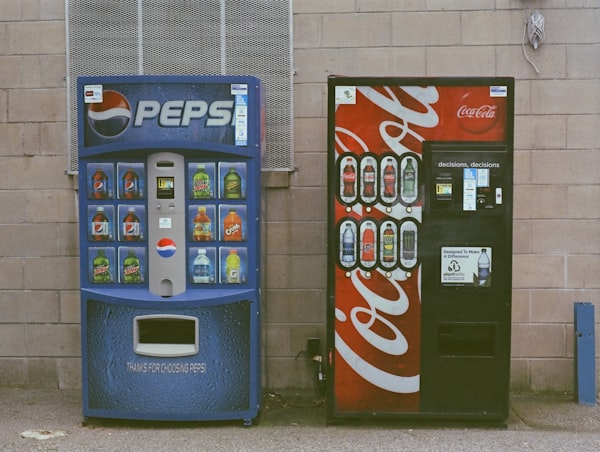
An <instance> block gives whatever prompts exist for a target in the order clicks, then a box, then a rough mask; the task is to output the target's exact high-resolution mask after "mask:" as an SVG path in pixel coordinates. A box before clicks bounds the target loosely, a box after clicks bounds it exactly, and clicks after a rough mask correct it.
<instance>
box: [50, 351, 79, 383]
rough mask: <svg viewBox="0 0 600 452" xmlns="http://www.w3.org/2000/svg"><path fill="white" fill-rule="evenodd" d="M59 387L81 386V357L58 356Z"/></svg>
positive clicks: (56, 360)
mask: <svg viewBox="0 0 600 452" xmlns="http://www.w3.org/2000/svg"><path fill="white" fill-rule="evenodd" d="M55 362H56V370H57V374H58V389H80V388H81V359H80V358H57V359H55Z"/></svg>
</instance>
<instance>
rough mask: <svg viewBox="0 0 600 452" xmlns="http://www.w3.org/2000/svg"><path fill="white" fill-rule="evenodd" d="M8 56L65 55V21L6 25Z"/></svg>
mask: <svg viewBox="0 0 600 452" xmlns="http://www.w3.org/2000/svg"><path fill="white" fill-rule="evenodd" d="M6 35H7V37H8V49H7V50H8V52H7V53H8V54H10V55H48V54H58V55H60V54H64V53H65V39H66V35H65V23H64V22H63V21H58V20H57V21H31V22H9V23H7V24H6Z"/></svg>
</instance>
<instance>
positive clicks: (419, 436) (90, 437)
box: [0, 389, 600, 452]
mask: <svg viewBox="0 0 600 452" xmlns="http://www.w3.org/2000/svg"><path fill="white" fill-rule="evenodd" d="M307 392H308V394H303V393H294V392H291V393H290V392H288V393H285V394H283V393H282V394H277V393H266V394H265V397H264V403H263V409H262V416H261V420H260V423H259V424H258V425H256V426H253V427H244V426H242V425H241V422H237V421H236V422H211V423H189V422H186V423H172V422H167V423H164V422H163V423H159V422H141V421H115V420H100V421H99V422H96V421H94V422H92V423H88V424H87V425H86V426H84V425H83V422H82V421H83V418H82V415H81V395H80V393H79V391H48V390H21V389H0V450H2V451H61V452H62V451H111V452H113V451H227V452H229V451H283V450H286V451H354V450H369V451H400V450H407V451H408V450H410V451H445V452H447V451H521V450H540V451H541V450H543V451H563V450H564V451H567V450H568V451H597V450H600V408H599V407H598V406H593V407H590V406H584V405H579V404H577V403H576V402H574V401H573V398H572V397H540V396H513V397H512V398H511V409H510V416H509V419H508V422H507V427H506V428H505V429H503V428H482V427H477V426H467V425H460V426H453V427H449V426H445V427H444V426H434V425H426V424H423V425H421V424H420V425H418V426H407V425H405V424H401V423H399V422H390V421H386V422H377V421H375V422H374V421H369V422H362V423H361V422H352V423H351V424H340V425H335V426H331V425H330V426H327V423H326V418H325V405H324V403H321V402H322V401H319V400H314V399H313V398H312V396H311V394H310V391H307Z"/></svg>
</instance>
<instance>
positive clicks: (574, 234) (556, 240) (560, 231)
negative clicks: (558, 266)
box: [531, 220, 600, 255]
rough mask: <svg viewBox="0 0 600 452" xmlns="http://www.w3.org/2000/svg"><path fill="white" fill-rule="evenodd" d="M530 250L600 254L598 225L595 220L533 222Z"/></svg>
mask: <svg viewBox="0 0 600 452" xmlns="http://www.w3.org/2000/svg"><path fill="white" fill-rule="evenodd" d="M531 237H532V240H531V250H532V251H533V252H534V253H537V254H539V255H541V254H544V253H551V254H557V253H564V254H565V255H566V254H578V253H580V254H587V253H600V223H598V221H595V220H554V221H539V222H533V223H532V225H531Z"/></svg>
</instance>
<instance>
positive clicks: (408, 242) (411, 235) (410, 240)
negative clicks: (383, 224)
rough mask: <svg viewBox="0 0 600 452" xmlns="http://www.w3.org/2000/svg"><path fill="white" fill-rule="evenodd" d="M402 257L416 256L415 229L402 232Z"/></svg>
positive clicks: (408, 258)
mask: <svg viewBox="0 0 600 452" xmlns="http://www.w3.org/2000/svg"><path fill="white" fill-rule="evenodd" d="M402 257H403V258H404V259H407V260H410V259H414V258H415V231H409V230H407V231H403V232H402Z"/></svg>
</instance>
